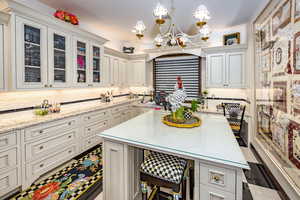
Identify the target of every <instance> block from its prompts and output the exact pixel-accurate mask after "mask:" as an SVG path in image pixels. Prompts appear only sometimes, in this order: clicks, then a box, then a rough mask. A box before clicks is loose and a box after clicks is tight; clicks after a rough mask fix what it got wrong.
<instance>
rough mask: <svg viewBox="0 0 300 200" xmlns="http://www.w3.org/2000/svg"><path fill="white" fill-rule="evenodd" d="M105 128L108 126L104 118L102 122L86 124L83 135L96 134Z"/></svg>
mask: <svg viewBox="0 0 300 200" xmlns="http://www.w3.org/2000/svg"><path fill="white" fill-rule="evenodd" d="M106 128H108V120H104V121H102V122H97V123H94V124H91V125H88V126H87V127H86V128H85V131H84V135H85V136H87V137H89V136H92V135H96V134H98V133H100V132H101V131H103V130H105V129H106Z"/></svg>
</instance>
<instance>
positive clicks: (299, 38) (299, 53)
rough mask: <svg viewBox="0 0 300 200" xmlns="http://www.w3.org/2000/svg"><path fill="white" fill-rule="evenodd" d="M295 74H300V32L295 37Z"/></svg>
mask: <svg viewBox="0 0 300 200" xmlns="http://www.w3.org/2000/svg"><path fill="white" fill-rule="evenodd" d="M293 54H294V66H293V68H294V74H300V32H297V33H296V34H295V35H294V49H293Z"/></svg>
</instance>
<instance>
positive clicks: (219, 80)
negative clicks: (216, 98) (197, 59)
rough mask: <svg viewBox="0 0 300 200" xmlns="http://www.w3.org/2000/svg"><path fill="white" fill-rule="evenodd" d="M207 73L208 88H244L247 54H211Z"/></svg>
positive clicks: (207, 63) (208, 58)
mask: <svg viewBox="0 0 300 200" xmlns="http://www.w3.org/2000/svg"><path fill="white" fill-rule="evenodd" d="M206 73H207V75H206V87H207V88H244V87H245V82H246V81H245V53H244V52H229V53H218V54H209V55H208V56H207V62H206Z"/></svg>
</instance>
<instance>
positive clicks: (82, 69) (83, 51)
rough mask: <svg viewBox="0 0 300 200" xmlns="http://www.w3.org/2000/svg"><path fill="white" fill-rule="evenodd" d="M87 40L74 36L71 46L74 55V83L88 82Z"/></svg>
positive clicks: (84, 84) (82, 83)
mask: <svg viewBox="0 0 300 200" xmlns="http://www.w3.org/2000/svg"><path fill="white" fill-rule="evenodd" d="M88 45H89V42H88V41H87V40H84V39H79V38H75V39H74V44H73V46H74V47H75V48H74V50H75V55H74V82H75V84H76V85H80V86H87V84H88V74H89V72H88V65H89V64H88V63H89V47H88Z"/></svg>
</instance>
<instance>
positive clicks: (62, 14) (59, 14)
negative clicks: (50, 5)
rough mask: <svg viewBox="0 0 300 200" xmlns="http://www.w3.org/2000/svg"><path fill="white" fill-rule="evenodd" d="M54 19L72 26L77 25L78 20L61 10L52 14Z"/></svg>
mask: <svg viewBox="0 0 300 200" xmlns="http://www.w3.org/2000/svg"><path fill="white" fill-rule="evenodd" d="M54 17H56V18H58V19H60V20H63V21H65V22H69V23H71V24H73V25H79V20H78V18H77V16H76V15H74V14H72V13H69V12H66V11H63V10H57V11H56V12H55V13H54Z"/></svg>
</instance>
